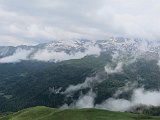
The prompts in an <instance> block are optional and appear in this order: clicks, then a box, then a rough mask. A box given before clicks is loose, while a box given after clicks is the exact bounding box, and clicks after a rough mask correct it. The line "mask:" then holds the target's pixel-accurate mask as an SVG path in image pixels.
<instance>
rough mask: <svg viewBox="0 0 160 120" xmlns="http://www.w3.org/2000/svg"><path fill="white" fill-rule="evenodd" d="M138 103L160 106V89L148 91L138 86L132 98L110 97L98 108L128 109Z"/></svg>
mask: <svg viewBox="0 0 160 120" xmlns="http://www.w3.org/2000/svg"><path fill="white" fill-rule="evenodd" d="M138 105H147V106H159V105H160V91H146V90H144V89H143V88H138V89H135V90H134V91H133V94H132V97H131V100H127V99H115V98H109V99H107V100H106V101H104V102H103V103H102V104H99V105H96V108H102V109H108V110H112V111H127V110H130V109H131V108H132V107H135V106H138Z"/></svg>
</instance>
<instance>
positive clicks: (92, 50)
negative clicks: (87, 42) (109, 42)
mask: <svg viewBox="0 0 160 120" xmlns="http://www.w3.org/2000/svg"><path fill="white" fill-rule="evenodd" d="M100 52H101V49H100V48H99V47H97V46H90V47H89V48H88V49H87V50H85V52H76V53H71V54H67V53H65V52H55V51H48V50H46V49H44V50H40V51H38V52H37V53H35V54H34V56H33V57H32V59H35V60H40V61H63V60H70V59H80V58H83V57H85V56H87V55H97V56H99V55H100Z"/></svg>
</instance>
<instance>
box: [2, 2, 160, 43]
mask: <svg viewBox="0 0 160 120" xmlns="http://www.w3.org/2000/svg"><path fill="white" fill-rule="evenodd" d="M109 36H125V37H141V38H147V39H156V40H157V39H160V0H0V46H2V45H14V46H15V45H21V44H37V43H43V42H49V41H52V40H55V39H57V40H60V39H64V40H69V39H77V38H87V39H105V38H107V37H109Z"/></svg>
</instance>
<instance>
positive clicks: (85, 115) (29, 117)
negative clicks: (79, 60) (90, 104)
mask: <svg viewBox="0 0 160 120" xmlns="http://www.w3.org/2000/svg"><path fill="white" fill-rule="evenodd" d="M0 120H160V117H149V116H144V115H136V114H131V113H121V112H111V111H106V110H98V109H79V110H78V109H74V110H73V109H70V110H58V109H53V108H48V107H33V108H29V109H25V110H22V111H19V112H17V113H14V114H10V115H7V116H5V117H2V118H1V117H0Z"/></svg>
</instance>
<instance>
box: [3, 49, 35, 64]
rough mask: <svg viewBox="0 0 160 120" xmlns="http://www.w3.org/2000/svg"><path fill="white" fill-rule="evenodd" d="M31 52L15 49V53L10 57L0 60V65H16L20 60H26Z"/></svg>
mask: <svg viewBox="0 0 160 120" xmlns="http://www.w3.org/2000/svg"><path fill="white" fill-rule="evenodd" d="M31 51H32V50H23V49H17V50H16V52H15V53H14V54H13V55H11V56H7V57H4V58H1V59H0V63H16V62H20V61H21V60H28V56H29V55H30V53H31Z"/></svg>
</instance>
